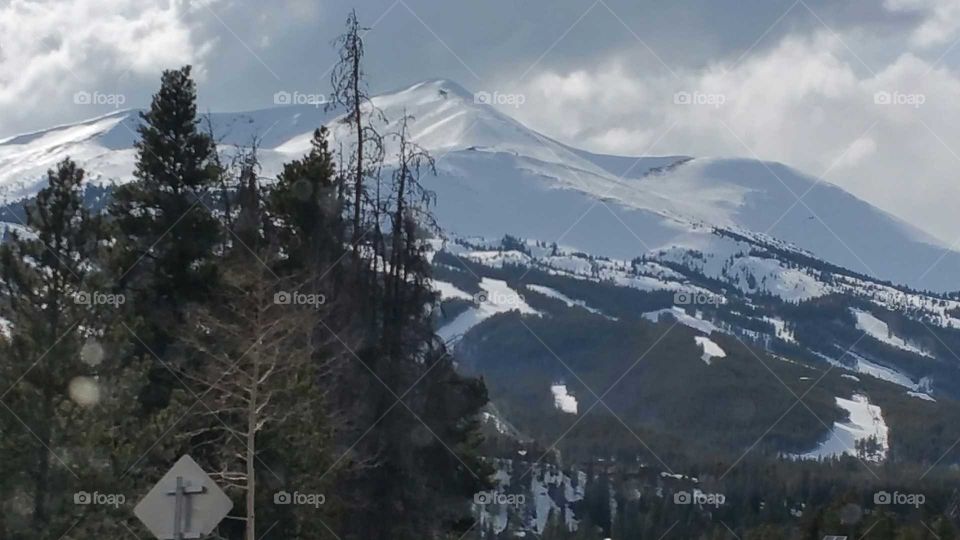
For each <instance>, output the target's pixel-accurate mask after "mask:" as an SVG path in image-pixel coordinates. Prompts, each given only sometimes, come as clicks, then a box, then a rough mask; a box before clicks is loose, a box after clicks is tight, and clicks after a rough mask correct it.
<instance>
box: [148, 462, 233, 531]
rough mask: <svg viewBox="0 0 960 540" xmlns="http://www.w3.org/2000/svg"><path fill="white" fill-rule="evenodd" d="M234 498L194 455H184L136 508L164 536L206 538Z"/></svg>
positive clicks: (228, 511) (223, 515)
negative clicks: (205, 470) (229, 495)
mask: <svg viewBox="0 0 960 540" xmlns="http://www.w3.org/2000/svg"><path fill="white" fill-rule="evenodd" d="M231 508H233V501H231V500H230V497H228V496H227V494H226V493H224V492H223V490H222V489H220V486H218V485H217V483H216V482H214V481H213V479H212V478H210V477H209V476H208V475H207V473H205V472H204V471H203V469H201V468H200V466H199V465H197V462H196V461H194V460H193V458H191V457H190V456H183V457H182V458H180V460H179V461H177V462H176V464H174V466H173V468H171V469H170V470H169V471H168V472H167V474H165V475H164V476H163V478H161V479H160V481H159V482H157V483H156V485H154V486H153V489H151V490H150V492H149V493H147V495H146V496H145V497H144V498H143V499H142V500H141V501H140V502H139V503H138V504H137V506H136V508H134V509H133V513H134V515H136V516H137V518H138V519H140V521H142V522H143V524H144V525H146V526H147V529H149V530H150V532H151V533H153V535H154V536H156V537H157V538H159V539H160V540H187V539H190V538H203V537H204V536H206V535H208V534H210V533H211V532H213V529H215V528H216V526H217V524H219V523H220V522H221V521H222V520H223V518H225V517H227V514H229V513H230V509H231Z"/></svg>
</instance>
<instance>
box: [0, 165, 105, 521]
mask: <svg viewBox="0 0 960 540" xmlns="http://www.w3.org/2000/svg"><path fill="white" fill-rule="evenodd" d="M83 177H84V171H83V170H82V169H80V168H78V167H77V166H76V164H74V163H73V162H72V161H70V160H69V159H68V160H64V161H63V162H61V163H60V164H59V165H58V166H57V169H56V170H55V171H53V170H51V171H49V172H48V173H47V186H46V187H45V188H43V189H41V190H40V192H39V193H38V194H37V196H36V199H35V201H33V202H32V203H29V204H28V205H27V206H26V226H27V227H28V229H29V231H28V232H26V233H17V232H14V233H13V234H11V236H10V238H9V239H8V240H7V242H5V243H4V245H3V246H2V247H0V275H2V278H3V280H2V283H3V298H2V300H3V311H2V314H3V317H4V318H5V319H6V321H7V324H8V330H9V336H8V339H5V340H4V341H3V344H2V345H3V346H2V349H3V357H4V362H3V363H2V365H0V373H2V377H0V380H4V381H8V382H9V383H10V384H11V386H10V387H9V388H4V389H3V392H4V393H3V394H2V397H0V400H2V403H3V407H4V409H6V411H5V412H4V414H3V417H4V423H3V425H2V433H3V437H2V439H3V443H0V444H2V446H3V450H4V452H3V455H4V456H5V458H4V459H2V460H0V462H2V463H3V465H0V467H2V468H3V474H2V476H3V477H4V488H5V493H6V494H5V496H4V497H3V498H4V499H6V498H7V497H9V496H10V495H11V492H10V491H7V490H11V489H13V490H17V489H19V490H22V491H20V494H21V495H20V497H21V503H24V507H23V510H24V511H25V512H26V515H28V516H29V518H28V519H26V520H25V523H23V525H25V526H28V527H29V529H30V530H32V532H30V533H27V532H26V530H25V529H23V528H21V527H18V526H17V525H16V523H15V522H14V521H8V522H7V527H9V528H8V530H7V531H0V532H3V533H4V534H0V536H3V537H5V538H56V537H58V536H59V535H60V534H62V532H63V528H64V527H65V526H66V525H67V523H66V521H68V520H69V516H71V515H74V516H75V515H76V514H77V509H75V508H71V505H72V503H73V501H72V500H70V497H71V496H72V493H73V492H74V491H76V490H77V489H78V481H79V480H80V476H81V474H82V472H81V468H80V466H79V465H80V464H78V463H74V462H73V461H72V460H70V457H68V456H67V455H66V451H67V449H68V448H70V447H72V446H76V445H78V444H79V443H80V440H81V436H82V431H80V429H81V428H80V424H81V421H82V419H83V416H84V415H85V414H87V412H86V411H85V407H90V406H93V405H94V404H96V402H97V398H98V395H97V394H98V389H97V383H96V381H95V380H94V379H92V378H91V377H90V376H89V375H90V365H89V364H84V362H83V361H82V355H81V350H82V348H83V343H84V340H85V336H86V335H88V334H89V333H90V332H91V328H90V325H89V324H88V323H89V322H90V321H91V315H90V312H91V309H92V308H93V305H94V304H95V303H97V302H98V301H99V300H101V299H105V297H103V296H102V293H101V292H100V291H91V290H89V286H90V285H91V283H90V280H89V278H88V275H89V274H90V272H91V266H90V264H89V261H90V260H92V258H93V256H94V254H95V252H96V250H97V247H98V246H97V242H98V223H97V220H96V218H94V217H92V216H91V215H90V213H89V212H88V211H87V210H86V209H85V208H84V207H83V203H82V187H81V185H82V182H83ZM11 517H14V516H11ZM56 531H60V532H59V533H58V532H56Z"/></svg>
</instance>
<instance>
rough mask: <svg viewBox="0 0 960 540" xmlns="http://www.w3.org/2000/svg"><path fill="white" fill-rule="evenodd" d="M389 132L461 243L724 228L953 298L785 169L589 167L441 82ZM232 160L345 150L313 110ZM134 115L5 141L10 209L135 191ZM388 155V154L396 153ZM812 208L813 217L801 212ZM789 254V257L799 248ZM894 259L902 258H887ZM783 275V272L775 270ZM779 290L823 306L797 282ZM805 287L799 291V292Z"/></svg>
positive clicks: (301, 110) (421, 88) (246, 130)
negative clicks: (410, 145) (114, 188)
mask: <svg viewBox="0 0 960 540" xmlns="http://www.w3.org/2000/svg"><path fill="white" fill-rule="evenodd" d="M374 103H375V105H376V106H377V107H378V108H380V109H381V110H382V111H383V113H384V114H385V115H386V117H387V118H389V119H390V120H391V121H392V122H393V124H392V125H386V126H381V131H383V132H389V131H390V130H391V129H393V128H394V127H395V125H396V122H397V121H398V120H399V119H400V118H401V117H402V116H403V115H404V114H408V115H412V116H413V117H414V118H415V121H414V122H413V123H412V124H411V129H412V135H413V139H414V140H415V141H416V142H417V143H419V144H420V145H422V146H424V147H425V148H427V149H429V150H430V151H431V152H432V153H433V154H434V156H435V157H436V158H437V160H438V161H437V166H438V171H439V175H438V176H437V177H432V178H429V179H427V180H426V182H425V183H426V184H427V186H428V187H429V188H431V189H433V190H434V191H436V192H437V194H438V200H439V206H438V208H437V209H436V213H437V215H438V218H439V221H440V224H441V225H442V226H443V227H445V228H446V229H447V230H448V231H450V232H452V233H455V234H458V235H460V236H483V237H487V238H498V237H502V236H503V235H505V234H511V235H515V236H521V237H526V238H537V239H543V240H547V241H556V242H557V243H559V244H561V245H564V246H568V247H571V248H574V249H580V250H583V251H588V252H590V253H594V254H598V255H605V256H610V257H616V258H620V259H624V260H630V259H632V258H633V257H636V256H638V255H641V254H643V253H646V252H649V251H651V250H670V249H676V248H678V247H679V248H683V249H695V250H700V251H708V252H709V251H714V250H720V251H723V250H725V249H728V248H729V242H728V241H727V239H720V238H718V236H717V235H716V234H715V228H721V229H724V230H729V231H733V232H736V233H737V234H740V235H744V236H746V237H750V238H754V237H756V238H765V239H769V240H771V241H777V240H779V241H782V242H784V245H787V246H791V245H792V246H795V248H798V249H802V250H806V252H809V253H811V254H813V255H815V256H816V257H819V258H821V259H823V260H826V261H829V262H832V263H834V264H837V265H840V266H843V267H846V268H850V269H852V270H854V271H856V272H860V273H863V274H867V275H872V276H875V277H878V278H881V279H886V280H891V281H893V282H896V283H902V284H907V285H910V286H912V287H914V288H918V289H929V290H937V291H945V290H952V289H954V288H956V280H955V276H956V275H957V274H958V271H960V254H958V253H955V252H952V251H947V250H946V248H945V247H943V246H941V245H938V244H937V242H936V241H935V240H933V239H932V238H931V237H930V236H928V235H926V234H924V233H922V232H921V231H919V230H917V229H915V228H913V227H911V226H909V225H907V224H905V223H902V222H900V221H899V220H897V219H895V218H893V217H892V216H890V215H889V214H887V213H885V212H883V211H881V210H878V209H876V208H874V207H872V206H870V205H869V204H867V203H865V202H863V201H861V200H859V199H857V198H855V197H853V196H852V195H850V194H848V193H846V192H844V191H842V190H841V189H839V188H837V187H835V186H833V185H831V184H828V183H822V182H819V181H818V180H817V179H815V178H812V177H809V176H807V175H804V174H802V173H800V172H799V171H796V170H793V169H791V168H789V167H786V166H784V165H780V164H776V163H765V162H760V161H756V160H747V159H718V158H698V159H691V158H687V157H683V156H669V157H642V158H639V159H636V158H632V157H625V156H607V155H599V154H592V153H589V152H585V151H582V150H578V149H575V148H572V147H570V146H567V145H564V144H561V143H559V142H557V141H554V140H552V139H550V138H548V137H545V136H543V135H541V134H539V133H537V132H535V131H533V130H531V129H529V128H527V127H525V126H523V125H522V124H520V123H519V122H517V121H515V120H514V119H512V118H510V117H508V116H506V115H504V114H502V113H501V112H499V111H498V110H496V109H494V108H492V107H490V106H488V105H481V104H476V103H475V102H474V99H473V94H472V93H470V92H468V91H467V90H465V89H464V88H462V87H460V86H459V85H457V84H456V83H453V82H450V81H445V80H432V81H426V82H422V83H418V84H416V85H414V86H411V87H409V88H406V89H403V90H400V91H397V92H391V93H387V94H384V95H381V96H378V97H376V98H375V99H374ZM210 120H211V123H212V127H213V130H214V132H215V134H216V136H217V139H218V140H219V141H220V142H221V144H222V145H223V147H224V149H225V151H229V150H230V148H231V147H232V146H238V145H249V144H250V143H251V142H252V141H253V140H254V137H261V138H262V140H261V141H259V147H260V150H261V158H262V160H263V164H264V172H265V173H266V174H267V175H272V174H274V173H276V172H277V171H278V170H279V168H280V164H281V163H283V162H284V161H286V160H289V159H291V158H295V157H298V156H299V155H302V154H303V153H304V152H305V151H306V150H307V149H308V147H309V139H310V136H311V132H312V131H313V129H314V128H316V127H318V126H320V125H324V124H325V125H328V126H329V127H330V129H331V131H332V132H333V133H334V136H335V137H337V138H341V140H346V139H345V138H344V135H346V133H345V131H344V130H345V127H344V126H343V125H342V124H340V123H338V122H337V121H336V113H335V112H325V111H324V110H323V109H322V108H318V107H315V106H311V105H301V106H289V107H277V108H272V109H266V110H260V111H252V112H246V113H215V114H212V115H211V116H210ZM138 124H139V119H138V111H118V112H116V113H113V114H111V115H107V116H104V117H100V118H97V119H93V120H90V121H87V122H82V123H78V124H74V125H69V126H60V127H56V128H52V129H49V130H46V131H42V132H37V133H32V134H28V135H22V136H18V137H13V138H10V139H6V140H4V141H0V196H2V197H4V198H6V199H8V200H10V199H16V198H19V197H22V196H25V195H29V194H31V193H33V192H35V191H36V189H37V188H38V185H39V182H40V180H41V179H42V174H43V172H44V171H45V170H46V169H48V168H50V167H52V166H53V165H54V164H55V163H56V162H57V161H59V160H60V159H62V158H64V157H66V156H68V155H69V156H71V157H73V158H74V159H76V160H77V161H79V162H80V163H81V164H82V165H83V166H84V167H86V168H87V169H88V170H89V172H90V177H91V178H93V179H94V180H97V181H100V182H111V181H120V182H122V181H127V180H129V179H130V176H131V171H132V168H133V160H134V152H133V150H132V146H133V142H134V141H135V138H136V137H135V132H136V128H137V126H138ZM387 151H388V154H392V143H390V144H388V149H387ZM798 197H802V202H799V203H798V202H797V199H798ZM791 249H793V248H791ZM891 254H896V256H895V257H894V256H891ZM764 270H765V271H768V273H771V274H783V272H781V270H782V269H781V268H779V267H773V268H768V269H764ZM787 278H788V279H787V281H786V282H785V283H782V284H777V285H776V286H778V287H779V286H783V287H787V288H788V289H785V290H783V291H782V293H783V295H784V296H785V297H786V296H794V297H795V299H802V298H806V297H810V296H816V295H817V293H818V291H816V290H811V289H810V288H809V286H810V285H811V284H809V283H804V282H802V276H793V277H790V276H787ZM798 280H799V281H798Z"/></svg>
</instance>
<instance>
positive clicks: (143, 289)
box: [108, 66, 223, 407]
mask: <svg viewBox="0 0 960 540" xmlns="http://www.w3.org/2000/svg"><path fill="white" fill-rule="evenodd" d="M142 116H143V124H142V125H141V127H140V128H139V135H140V139H139V140H138V142H137V144H136V150H137V165H136V170H135V171H134V177H135V178H136V181H134V182H131V183H129V184H125V185H122V186H120V187H118V188H117V189H116V191H115V192H114V194H113V200H112V202H111V203H110V205H109V210H108V212H109V216H110V218H111V225H112V228H113V234H114V237H115V238H116V244H115V245H114V246H113V248H112V250H111V255H110V261H109V265H110V269H111V271H112V274H113V275H112V278H113V280H114V281H115V287H116V288H117V290H119V291H123V292H124V293H125V294H127V296H128V300H129V308H130V309H132V310H134V311H135V312H136V313H137V315H138V316H137V317H136V318H134V319H132V320H131V321H130V322H129V323H128V324H129V326H130V328H131V330H132V332H133V333H134V334H135V335H136V336H137V338H138V341H139V342H140V346H138V347H136V348H135V349H134V354H135V355H136V356H142V355H147V354H153V355H158V356H160V357H161V358H162V357H165V355H166V347H167V346H168V345H169V343H170V342H171V339H172V336H173V335H174V334H173V333H172V332H173V331H174V330H175V329H176V328H177V326H178V325H179V324H181V323H182V319H183V313H184V310H185V306H186V305H187V304H188V303H190V302H195V301H201V300H203V299H204V298H205V297H206V296H207V294H208V292H209V291H210V289H211V287H213V286H214V284H215V282H216V264H214V260H213V256H214V251H215V249H216V248H217V246H218V245H219V244H220V243H221V242H222V233H223V230H222V229H221V227H220V224H219V223H217V221H216V219H215V218H214V216H213V214H212V211H211V208H210V205H212V204H214V196H213V190H214V188H215V186H216V182H217V178H218V175H219V171H218V170H217V169H216V166H215V165H214V163H213V155H214V152H215V148H214V143H213V140H212V139H211V138H210V136H209V135H208V134H206V133H204V132H202V131H201V130H200V129H199V127H198V119H197V105H196V88H195V86H194V82H193V80H192V79H191V77H190V67H189V66H188V67H184V68H181V69H179V70H171V71H165V72H164V74H163V78H162V82H161V86H160V90H159V91H158V92H157V94H156V95H155V96H154V97H153V101H152V103H151V105H150V109H149V110H148V111H147V112H145V113H142ZM152 378H153V379H154V384H152V385H151V386H150V387H149V388H148V389H147V391H146V392H145V394H144V396H143V402H144V404H145V405H146V406H149V407H163V406H165V404H166V401H167V400H168V399H169V394H170V391H171V389H172V388H173V387H174V385H175V382H174V381H172V380H171V378H170V376H169V373H167V372H165V371H164V370H163V369H162V368H160V369H157V370H155V371H154V372H153V373H152Z"/></svg>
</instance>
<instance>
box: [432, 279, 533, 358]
mask: <svg viewBox="0 0 960 540" xmlns="http://www.w3.org/2000/svg"><path fill="white" fill-rule="evenodd" d="M435 283H436V282H435ZM440 283H442V282H440ZM451 287H453V286H452V285H451ZM453 288H454V289H456V288H455V287H453ZM480 288H481V289H483V292H481V293H479V294H477V295H476V296H469V298H470V299H475V300H477V301H478V302H479V304H478V305H477V306H476V307H470V308H467V310H466V311H464V312H463V313H461V314H460V315H458V316H457V317H456V318H455V319H454V320H452V321H450V322H449V323H448V324H446V325H444V326H443V327H441V328H440V329H439V330H437V334H438V335H439V336H440V338H441V339H443V340H444V341H447V342H450V341H457V340H459V339H460V338H461V337H463V335H464V334H466V333H467V332H469V331H470V329H471V328H473V327H474V326H476V325H478V324H480V323H481V322H483V321H485V320H486V319H489V318H490V317H493V316H494V315H497V314H500V313H507V312H509V311H518V312H520V314H521V315H538V316H539V315H540V312H539V311H537V310H535V309H533V308H532V307H530V305H529V304H527V302H526V301H525V300H524V299H523V295H521V294H520V293H518V292H517V291H515V290H513V289H511V288H510V286H509V285H507V282H505V281H503V280H499V279H491V278H486V277H485V278H483V279H481V280H480ZM447 290H448V292H451V294H457V293H456V292H455V291H450V290H449V288H447ZM460 292H461V293H463V291H460ZM463 294H466V293H463Z"/></svg>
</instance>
